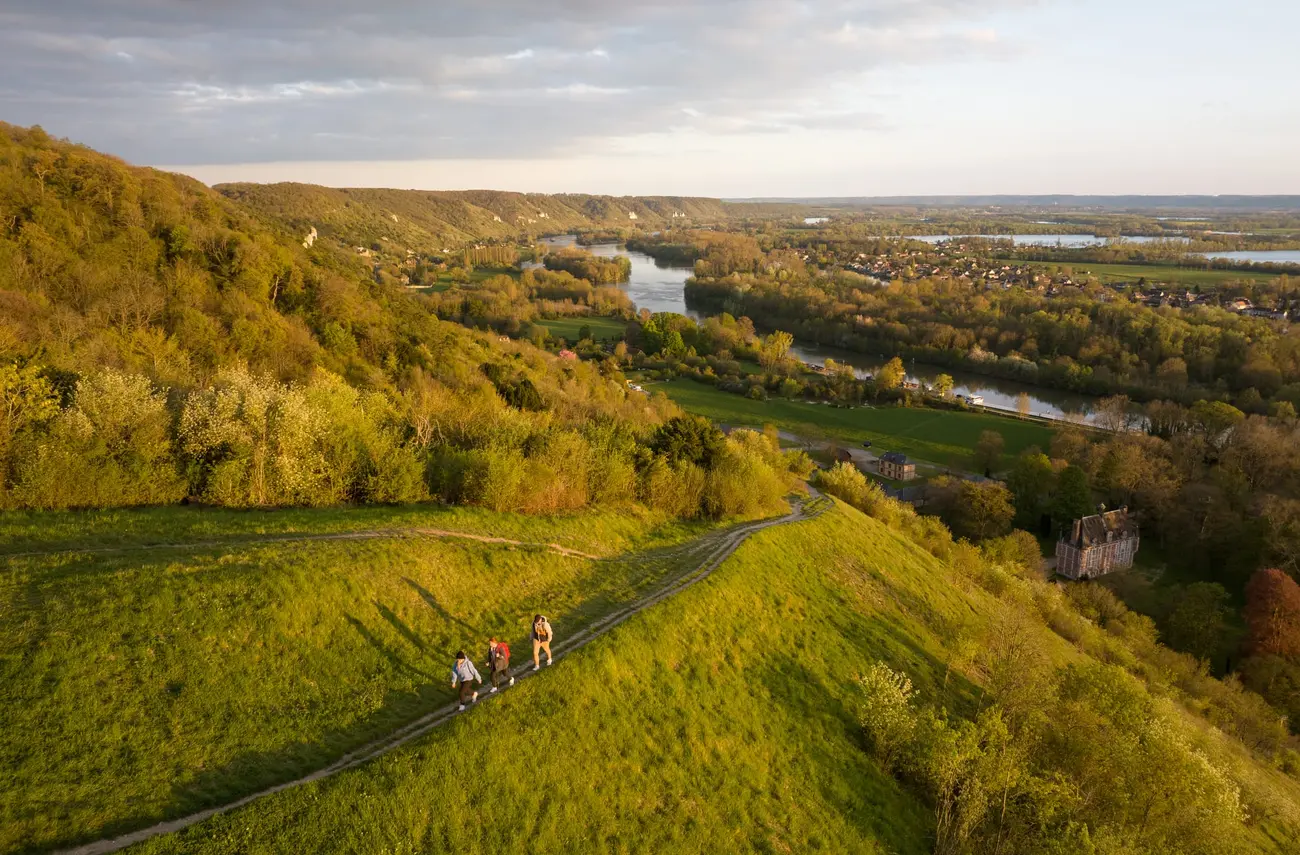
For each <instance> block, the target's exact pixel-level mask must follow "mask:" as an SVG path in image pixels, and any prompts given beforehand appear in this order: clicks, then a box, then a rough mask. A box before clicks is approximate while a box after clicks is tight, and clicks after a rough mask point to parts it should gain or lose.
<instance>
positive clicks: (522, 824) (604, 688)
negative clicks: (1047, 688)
mask: <svg viewBox="0 0 1300 855" xmlns="http://www.w3.org/2000/svg"><path fill="white" fill-rule="evenodd" d="M969 613H970V603H969V602H968V601H967V600H966V599H965V598H964V597H963V595H961V594H960V593H958V591H957V589H956V587H955V586H953V585H952V584H951V581H950V580H949V579H948V573H947V571H945V570H943V569H941V568H940V567H939V566H938V565H937V564H936V563H935V562H934V561H933V559H931V558H930V557H929V556H928V555H925V554H924V553H921V552H919V551H918V550H916V549H915V548H914V547H912V546H911V545H910V544H909V543H907V542H905V541H903V540H901V539H900V538H898V537H896V536H895V535H893V534H892V533H890V532H888V531H887V530H885V529H884V528H883V527H881V526H880V525H879V524H877V523H875V522H872V521H869V520H866V519H865V518H863V517H861V516H860V515H859V514H857V512H855V511H850V510H847V509H842V508H841V509H839V510H836V511H833V512H832V513H829V514H826V515H825V516H823V517H821V518H818V519H817V520H814V521H810V522H806V523H799V524H796V525H792V526H785V527H781V528H778V529H773V530H770V531H768V532H765V533H763V534H760V535H758V536H756V537H755V538H753V539H751V540H750V541H749V542H748V543H747V544H746V545H745V546H743V547H742V548H741V549H740V550H739V551H738V552H737V553H736V555H735V556H733V558H732V559H730V560H729V561H728V562H727V563H726V564H724V565H723V568H722V569H721V570H720V571H719V572H718V573H717V574H715V575H714V576H713V577H711V578H710V579H708V580H707V581H705V582H703V583H702V584H700V585H697V586H695V587H694V588H691V589H689V590H688V591H686V592H685V593H683V594H681V595H680V596H678V597H676V598H674V599H673V600H671V601H669V602H667V603H664V604H663V605H661V606H658V607H656V608H654V609H652V610H650V611H647V612H645V613H642V614H641V615H639V616H637V617H636V618H634V619H633V620H631V621H629V622H628V623H627V624H625V625H624V626H623V627H620V628H619V629H618V630H616V631H614V632H613V633H611V634H610V635H609V636H606V637H605V638H602V639H600V640H598V641H596V642H594V643H593V644H592V645H590V646H589V647H587V648H584V649H583V650H580V651H578V652H577V653H575V654H574V655H573V656H571V657H569V658H568V659H566V660H563V661H561V662H560V663H558V664H557V665H556V667H555V668H554V669H553V670H550V671H547V672H544V673H542V674H541V675H539V677H538V678H537V679H533V680H528V681H525V682H524V683H522V684H520V685H519V686H518V687H516V688H515V689H513V690H511V691H510V692H508V693H506V695H505V696H504V697H502V698H501V699H500V700H499V701H495V702H494V703H492V704H489V705H487V706H485V707H483V708H481V709H476V710H474V711H473V712H472V713H470V714H467V715H464V716H461V717H459V718H458V719H456V720H455V721H454V722H452V723H451V724H449V725H448V726H446V727H444V728H441V729H439V730H438V731H435V732H433V733H431V734H430V735H428V736H427V737H424V738H422V739H421V740H419V741H417V742H415V743H412V744H411V745H410V746H406V747H404V748H401V749H398V750H397V751H395V752H393V753H392V754H389V755H387V756H385V757H383V758H381V759H379V760H377V761H375V762H374V763H372V764H369V765H367V766H365V767H362V768H359V769H356V770H352V771H349V772H344V773H342V774H340V775H338V776H336V777H334V778H331V779H328V780H326V781H323V782H321V783H319V784H313V785H309V786H306V787H302V788H298V789H294V790H290V791H287V792H284V793H281V794H277V795H275V796H272V797H270V798H267V799H264V800H261V801H259V802H257V803H255V804H254V805H252V806H250V807H249V808H248V809H245V810H241V811H238V812H236V813H233V814H231V815H228V816H224V817H219V818H216V819H214V820H211V821H209V822H207V823H203V824H201V825H199V826H196V827H194V828H193V829H190V830H189V831H187V832H183V833H181V834H179V835H176V836H172V837H166V838H159V839H156V840H155V841H153V842H152V843H150V844H146V845H144V846H143V847H141V849H140V851H141V852H146V853H162V852H167V853H173V852H177V853H213V854H214V855H215V853H237V852H238V853H272V852H283V851H288V850H295V851H338V850H341V849H346V850H347V851H350V852H356V853H381V852H471V853H521V855H522V853H529V852H536V851H548V852H566V853H569V852H593V853H596V852H599V853H605V852H611V853H612V852H653V853H679V852H681V853H687V852H689V853H695V852H704V851H719V852H739V851H756V852H817V851H820V852H834V853H883V852H891V853H899V855H910V853H916V855H921V853H925V852H929V851H930V840H929V837H930V829H931V818H930V813H929V811H928V810H927V809H926V808H925V807H924V806H923V805H922V804H920V803H919V802H918V801H917V800H916V799H915V798H914V797H913V796H911V795H910V794H909V793H908V792H907V791H905V790H903V789H902V788H901V787H900V786H899V785H898V784H897V783H896V782H895V781H894V780H892V779H891V778H889V777H888V776H886V775H884V774H882V773H881V772H880V770H879V768H878V767H877V766H876V764H875V763H874V762H873V761H871V760H870V759H869V758H868V755H867V754H866V752H865V751H864V750H863V747H864V746H863V743H862V737H861V736H860V730H859V728H858V726H857V723H856V720H855V701H854V690H853V679H854V676H855V674H856V673H858V671H859V670H860V669H861V668H862V667H863V666H864V664H865V663H867V662H869V661H871V660H873V659H876V658H884V659H886V660H888V661H890V662H892V663H894V664H895V665H896V666H897V667H901V668H905V669H906V670H907V671H908V672H909V673H911V674H913V675H914V679H916V680H917V682H918V684H919V685H920V686H921V688H922V690H923V691H925V692H927V693H929V694H931V695H934V696H938V695H939V694H940V693H941V692H942V689H941V688H940V681H941V675H942V672H943V670H944V658H943V657H944V653H943V649H942V646H941V643H940V641H939V635H938V629H941V628H945V627H948V626H950V625H952V624H954V623H958V622H961V621H964V620H967V619H968V617H969ZM952 686H953V687H954V688H959V690H958V691H956V692H954V693H952V700H953V703H955V704H957V705H958V706H966V707H968V708H969V707H971V706H972V704H973V700H972V699H971V698H970V696H969V692H968V691H967V689H969V684H965V683H964V681H961V680H954V681H953V683H952Z"/></svg>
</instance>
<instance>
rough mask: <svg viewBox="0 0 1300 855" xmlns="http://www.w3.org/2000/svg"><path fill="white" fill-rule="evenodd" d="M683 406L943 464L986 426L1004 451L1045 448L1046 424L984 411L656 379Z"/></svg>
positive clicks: (966, 452)
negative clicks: (849, 405) (842, 400)
mask: <svg viewBox="0 0 1300 855" xmlns="http://www.w3.org/2000/svg"><path fill="white" fill-rule="evenodd" d="M648 390H649V391H662V392H664V393H666V394H667V395H668V396H669V397H670V398H672V399H673V400H674V401H676V402H677V404H678V405H680V406H681V407H682V408H683V409H685V410H687V411H689V412H692V413H697V414H699V415H702V416H706V417H707V418H710V419H713V420H714V421H718V422H722V423H724V424H731V425H764V424H771V425H775V426H776V427H778V428H780V429H782V430H788V431H790V432H792V433H796V434H799V435H800V436H803V437H805V438H818V437H825V438H827V439H835V440H840V441H843V442H849V443H853V444H855V445H856V444H860V443H861V442H862V441H863V440H871V442H872V449H871V450H872V451H873V452H875V453H877V454H879V453H882V452H885V451H901V452H903V453H904V454H907V455H909V456H911V457H916V458H918V459H920V460H928V461H930V462H933V463H939V464H942V465H945V466H952V467H958V468H966V467H969V466H970V465H971V450H972V449H973V448H974V447H975V444H976V443H977V442H979V437H980V434H981V433H982V432H984V431H986V430H993V431H997V432H998V433H1000V434H1002V438H1003V440H1005V442H1006V454H1007V455H1008V456H1011V455H1016V454H1019V453H1020V452H1021V451H1023V450H1025V449H1026V448H1029V447H1031V446H1038V447H1039V448H1042V449H1046V448H1047V447H1048V446H1049V445H1050V444H1051V441H1052V430H1051V428H1049V427H1047V426H1045V425H1042V424H1037V423H1035V422H1028V421H1021V420H1020V419H1015V418H1009V417H1004V416H992V415H987V414H984V413H963V412H954V411H950V410H927V409H918V408H904V407H884V408H879V409H872V408H868V407H858V408H856V409H845V408H840V407H832V406H828V405H825V404H810V403H805V402H803V401H788V400H784V399H779V398H773V399H771V400H769V401H754V400H750V399H749V398H746V397H743V396H741V395H735V394H732V393H730V392H723V391H719V390H718V389H715V388H714V387H712V386H707V385H705V384H703V383H696V382H695V381H693V380H673V381H670V382H666V383H656V384H653V385H651V386H649V387H648Z"/></svg>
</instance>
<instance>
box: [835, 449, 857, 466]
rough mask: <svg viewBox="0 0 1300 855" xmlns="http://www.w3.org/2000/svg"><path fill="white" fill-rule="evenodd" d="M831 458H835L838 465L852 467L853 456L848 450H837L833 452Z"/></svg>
mask: <svg viewBox="0 0 1300 855" xmlns="http://www.w3.org/2000/svg"><path fill="white" fill-rule="evenodd" d="M831 456H832V457H834V458H835V462H836V463H848V464H850V465H851V464H852V463H853V455H852V454H851V453H850V452H849V450H848V449H847V448H837V449H835V450H834V451H832V452H831Z"/></svg>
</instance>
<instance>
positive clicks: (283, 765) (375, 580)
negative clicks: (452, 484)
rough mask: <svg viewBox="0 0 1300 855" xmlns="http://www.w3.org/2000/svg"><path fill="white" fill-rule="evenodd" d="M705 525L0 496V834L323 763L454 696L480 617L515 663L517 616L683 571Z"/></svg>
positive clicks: (476, 645) (125, 826)
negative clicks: (455, 666) (64, 503)
mask: <svg viewBox="0 0 1300 855" xmlns="http://www.w3.org/2000/svg"><path fill="white" fill-rule="evenodd" d="M715 529H716V527H714V526H705V525H702V524H683V523H678V522H671V523H664V522H663V521H662V520H661V519H658V518H656V517H653V516H650V515H644V514H633V513H615V512H593V513H584V514H579V515H574V516H571V517H557V518H551V519H546V518H539V517H523V516H516V515H502V514H491V513H487V512H483V511H476V510H467V509H463V508H462V509H455V510H449V511H442V510H438V509H436V508H427V507H425V508H419V507H417V508H407V509H401V508H398V509H382V508H366V509H347V510H326V511H307V510H298V511H292V510H291V511H276V512H244V513H241V512H231V511H220V510H213V509H197V508H169V509H157V510H146V511H111V512H104V513H70V514H11V513H7V514H4V515H0V543H3V544H4V545H5V546H4V551H5V553H7V557H3V558H2V559H0V561H2V562H3V563H2V565H0V566H3V573H0V615H3V620H0V686H2V687H3V689H2V690H0V723H2V725H3V727H0V734H3V736H0V770H3V772H2V777H0V782H2V783H3V785H2V786H0V852H18V851H31V850H34V849H45V848H51V847H56V846H61V845H68V844H73V843H77V842H80V841H83V840H86V839H94V838H97V837H102V836H105V835H112V834H114V833H116V832H120V831H124V830H131V829H135V828H139V827H143V826H146V825H149V824H152V823H154V822H156V821H158V820H161V819H164V818H169V817H174V816H178V815H183V814H186V813H189V812H192V811H195V810H198V809H201V808H203V807H207V806H211V805H214V804H220V803H223V802H226V801H229V800H232V799H234V798H237V797H239V796H241V795H245V794H247V793H249V792H255V791H256V790H258V789H261V788H263V787H265V786H268V785H271V784H274V783H277V782H280V781H283V780H290V779H292V778H294V777H296V776H299V775H302V774H304V773H306V772H309V771H312V770H314V769H316V768H319V767H321V766H324V765H327V764H328V763H329V762H331V761H333V760H334V759H337V758H338V757H339V756H341V755H342V754H344V753H346V752H347V751H349V750H351V749H353V748H355V747H357V746H359V745H361V744H364V743H365V742H367V741H369V740H372V739H374V738H376V737H378V736H381V735H384V734H387V733H389V732H391V731H392V730H393V729H395V728H396V727H398V726H400V725H402V724H404V723H406V722H408V721H410V720H412V719H414V718H416V717H418V716H419V715H421V714H423V713H425V712H427V711H429V710H430V709H435V708H437V707H439V706H441V705H442V704H444V703H446V702H448V701H449V700H450V698H451V689H450V678H449V677H448V673H449V668H450V664H451V660H452V656H453V654H454V653H455V652H456V650H457V649H460V648H464V649H466V650H467V651H469V652H470V653H471V655H472V656H473V657H474V659H475V660H476V661H481V659H482V657H483V655H484V648H485V647H486V641H487V638H488V637H489V636H490V635H492V634H497V635H499V636H500V637H502V638H504V639H507V641H508V642H509V643H511V645H512V647H513V648H514V652H515V662H516V663H522V662H523V661H524V660H525V659H527V658H529V657H530V656H531V648H529V647H528V645H527V643H526V638H527V632H528V626H529V621H530V619H531V617H532V615H533V614H534V613H536V612H544V613H545V614H547V615H548V616H550V617H551V619H552V620H553V621H554V623H555V626H556V627H557V631H559V632H565V633H572V632H575V631H577V630H578V629H580V628H581V627H583V626H586V625H588V624H590V623H591V622H592V621H593V620H595V619H597V618H599V617H600V616H602V615H605V614H608V613H609V612H611V611H613V610H615V609H617V608H619V607H621V606H623V605H624V604H626V603H627V602H629V601H631V600H634V599H636V598H638V597H639V596H641V595H642V594H644V592H645V591H646V590H647V589H649V588H653V587H655V586H656V585H658V584H660V583H662V582H663V581H664V580H665V579H668V578H670V577H672V576H674V574H678V573H680V572H681V571H682V570H683V568H685V567H687V566H691V565H690V559H691V556H692V553H690V551H689V549H687V548H686V547H685V546H683V544H686V545H688V546H689V545H690V544H693V543H697V542H700V541H699V538H700V536H701V535H705V534H707V533H708V532H709V531H711V530H715ZM421 530H424V531H430V530H438V531H450V532H457V531H459V532H467V533H471V534H479V535H490V536H499V537H507V538H511V539H514V540H520V541H525V542H528V543H538V544H550V543H558V544H561V545H563V546H565V547H568V548H570V549H573V550H577V551H579V552H583V553H589V554H591V555H594V556H602V557H603V559H602V560H589V559H586V558H581V557H572V556H566V555H562V554H557V553H556V552H555V551H552V550H549V549H547V548H546V547H545V546H544V545H539V546H512V545H508V544H492V543H482V542H478V541H473V540H465V539H448V538H435V537H432V536H429V535H428V534H421V533H420V532H421ZM349 534H351V535H353V536H355V535H364V536H363V537H360V538H358V539H322V538H321V536H322V535H330V536H338V535H349ZM286 538H298V539H286ZM305 538H316V539H305ZM706 541H707V538H706ZM87 547H90V548H92V549H94V550H95V551H84V549H85V548H87ZM78 550H83V551H78ZM684 550H685V551H684Z"/></svg>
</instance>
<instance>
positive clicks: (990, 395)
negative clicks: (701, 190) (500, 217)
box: [543, 235, 1097, 421]
mask: <svg viewBox="0 0 1300 855" xmlns="http://www.w3.org/2000/svg"><path fill="white" fill-rule="evenodd" d="M543 243H545V244H546V245H547V246H549V247H553V248H556V249H560V248H563V247H572V246H575V245H576V244H577V239H576V238H575V237H574V236H573V235H562V236H560V237H554V238H546V239H545V240H544V241H543ZM584 248H585V249H587V250H589V251H590V252H591V253H592V254H593V255H598V256H601V257H604V258H612V257H614V256H616V255H623V256H627V258H629V259H630V260H631V262H632V275H631V278H630V279H629V280H628V281H627V282H626V283H624V284H622V285H620V286H619V287H621V288H622V289H623V290H624V291H626V292H627V295H628V296H629V297H631V298H632V302H634V303H635V304H636V307H637V308H638V309H649V310H650V311H651V312H674V313H676V314H679V315H686V316H687V317H689V318H693V319H694V320H697V321H699V320H702V319H703V316H702V315H701V314H700V313H699V312H695V311H692V310H690V309H688V308H687V307H686V280H687V279H689V278H690V277H691V275H693V274H694V272H695V270H694V268H691V267H683V266H681V265H666V264H661V263H659V262H657V261H655V260H654V259H653V258H651V257H650V256H648V255H646V254H645V253H642V252H635V251H632V250H628V249H627V248H625V247H623V246H621V245H620V244H612V243H610V244H595V245H593V246H589V247H584ZM793 353H794V355H795V356H796V357H798V358H799V359H802V360H803V361H804V362H809V363H813V364H817V365H821V364H824V363H825V361H826V360H827V359H828V358H829V359H834V360H835V361H837V362H843V363H845V364H848V365H852V366H853V367H854V369H856V371H857V372H858V373H859V375H862V374H870V373H872V372H874V371H876V370H878V369H879V368H880V366H882V365H884V364H885V363H886V362H887V361H889V360H888V357H884V356H880V357H876V356H870V355H867V354H862V353H857V352H855V351H848V350H840V349H838V348H833V347H824V346H821V345H817V344H813V343H810V342H798V343H796V344H795V346H794V348H793ZM940 374H948V375H949V376H951V377H952V378H953V381H954V384H955V385H954V387H953V392H954V393H955V394H958V395H967V396H970V395H978V396H980V397H982V398H983V399H984V406H986V407H991V408H993V409H999V410H1006V411H1008V412H1013V413H1014V412H1016V411H1017V406H1018V403H1019V398H1020V395H1021V394H1022V393H1023V394H1025V395H1028V396H1029V412H1030V414H1032V415H1036V416H1043V417H1046V418H1050V419H1057V420H1066V419H1077V418H1080V417H1082V418H1084V419H1085V420H1088V421H1091V412H1092V410H1093V408H1094V407H1095V406H1096V403H1097V399H1096V398H1095V397H1092V396H1090V395H1079V394H1075V393H1072V392H1063V391H1057V390H1054V389H1045V388H1043V387H1041V386H1034V385H1031V384H1029V383H1018V382H1016V381H1014V380H1002V379H999V378H995V377H985V376H983V375H981V374H973V373H970V372H963V371H956V370H953V369H949V368H942V367H938V366H934V365H926V364H923V363H915V362H914V363H909V364H908V366H907V376H908V379H909V380H912V381H915V382H921V383H926V384H931V383H933V382H934V378H935V377H937V376H939V375H940ZM1080 414H1081V415H1080Z"/></svg>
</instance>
